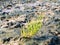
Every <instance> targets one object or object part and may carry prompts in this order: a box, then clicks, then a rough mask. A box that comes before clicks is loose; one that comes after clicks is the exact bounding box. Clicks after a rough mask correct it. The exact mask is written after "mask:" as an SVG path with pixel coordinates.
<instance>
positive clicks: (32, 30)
mask: <svg viewBox="0 0 60 45" xmlns="http://www.w3.org/2000/svg"><path fill="white" fill-rule="evenodd" d="M42 17H43V16H42V15H39V16H38V18H37V19H36V20H33V21H31V22H28V25H26V28H25V27H23V28H22V30H21V36H22V37H32V36H34V35H35V34H36V33H37V32H38V31H39V30H40V29H41V27H42V25H43V24H42V21H41V20H42V19H43V18H42Z"/></svg>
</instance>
